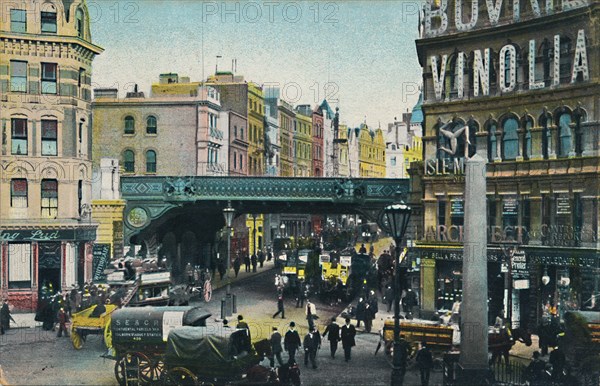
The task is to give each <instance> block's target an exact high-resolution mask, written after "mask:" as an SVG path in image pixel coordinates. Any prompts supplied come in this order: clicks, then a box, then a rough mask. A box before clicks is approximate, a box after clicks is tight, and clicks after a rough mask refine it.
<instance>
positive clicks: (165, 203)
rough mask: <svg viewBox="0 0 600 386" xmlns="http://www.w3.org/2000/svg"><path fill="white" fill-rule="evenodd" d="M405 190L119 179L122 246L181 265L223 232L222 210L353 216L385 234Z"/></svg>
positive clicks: (372, 181) (300, 182) (398, 182)
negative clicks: (389, 211)
mask: <svg viewBox="0 0 600 386" xmlns="http://www.w3.org/2000/svg"><path fill="white" fill-rule="evenodd" d="M408 189H409V182H408V179H383V178H285V177H212V176H211V177H204V176H203V177H198V176H189V177H181V176H174V177H168V176H149V177H121V194H122V198H123V199H125V200H126V202H127V204H126V207H125V213H124V240H125V244H126V245H129V244H138V245H143V246H144V247H145V248H146V250H147V252H148V254H149V255H150V256H152V255H154V256H156V255H158V254H159V248H161V250H163V251H167V252H166V253H161V255H164V254H166V255H170V256H171V257H172V258H174V255H177V256H178V257H177V259H178V260H180V259H181V255H186V254H189V253H190V252H189V250H194V251H196V250H197V249H199V248H198V246H200V245H204V246H206V245H210V244H212V243H213V241H214V239H215V235H216V234H217V232H218V231H219V230H220V229H222V228H223V227H224V226H225V221H224V217H223V209H224V208H226V207H227V206H228V205H231V207H232V208H233V209H235V215H236V216H241V215H245V214H252V213H260V214H277V213H286V214H314V215H317V214H318V215H335V214H360V215H362V216H364V217H365V218H367V219H368V220H369V221H372V222H377V223H378V224H380V226H383V227H385V224H384V223H383V217H384V216H383V208H384V207H385V206H387V205H389V204H390V203H393V202H396V201H399V200H405V201H406V200H407V199H408ZM189 244H191V245H189ZM186 245H187V246H186ZM194 245H196V247H194ZM182 248H183V251H182ZM169 250H170V252H169ZM194 253H195V252H194ZM196 260H197V259H196Z"/></svg>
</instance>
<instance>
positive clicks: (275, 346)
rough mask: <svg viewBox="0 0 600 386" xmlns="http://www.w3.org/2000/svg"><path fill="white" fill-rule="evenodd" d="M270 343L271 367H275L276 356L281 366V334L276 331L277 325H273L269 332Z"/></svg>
mask: <svg viewBox="0 0 600 386" xmlns="http://www.w3.org/2000/svg"><path fill="white" fill-rule="evenodd" d="M269 342H270V343H271V358H270V361H271V367H275V358H277V362H278V363H279V366H283V360H282V359H281V352H282V351H283V350H282V349H281V334H280V333H279V331H277V327H273V333H272V334H271V339H269Z"/></svg>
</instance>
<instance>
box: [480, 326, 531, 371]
mask: <svg viewBox="0 0 600 386" xmlns="http://www.w3.org/2000/svg"><path fill="white" fill-rule="evenodd" d="M517 341H519V342H522V343H525V344H526V345H527V346H531V332H529V331H528V330H526V329H524V328H521V327H519V328H515V329H514V330H512V331H511V330H510V329H509V328H507V327H503V328H501V329H500V332H497V333H490V334H489V335H488V349H489V351H490V352H491V353H492V358H491V359H490V365H492V364H494V363H496V362H498V363H500V362H501V361H502V358H504V363H507V364H508V355H509V351H510V349H511V348H512V346H514V345H515V343H516V342H517Z"/></svg>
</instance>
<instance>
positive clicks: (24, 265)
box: [0, 225, 96, 311]
mask: <svg viewBox="0 0 600 386" xmlns="http://www.w3.org/2000/svg"><path fill="white" fill-rule="evenodd" d="M95 238H96V226H95V225H87V226H72V227H68V228H67V227H65V228H60V229H57V228H42V227H40V228H31V229H2V230H0V243H1V244H0V250H1V256H2V258H1V259H0V293H1V295H2V297H4V298H8V300H9V303H10V304H11V305H12V306H14V307H15V309H16V310H22V311H31V310H35V309H36V306H37V300H38V298H39V294H40V291H42V289H44V290H46V291H52V292H57V291H60V290H62V289H67V288H72V287H73V286H75V285H80V284H83V283H84V282H87V281H91V275H92V244H93V241H94V240H95Z"/></svg>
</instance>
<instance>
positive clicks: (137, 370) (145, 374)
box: [110, 306, 211, 386]
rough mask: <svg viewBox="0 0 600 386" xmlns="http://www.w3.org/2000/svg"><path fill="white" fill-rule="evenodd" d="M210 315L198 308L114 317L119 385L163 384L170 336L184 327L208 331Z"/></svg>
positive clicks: (142, 310) (133, 311)
mask: <svg viewBox="0 0 600 386" xmlns="http://www.w3.org/2000/svg"><path fill="white" fill-rule="evenodd" d="M210 315H211V314H210V313H208V312H206V311H205V310H203V309H201V308H199V307H183V306H182V307H135V308H123V309H120V310H117V311H115V312H114V313H113V316H112V321H111V326H110V328H111V332H112V349H113V352H114V358H115V360H116V363H115V377H116V379H117V381H118V382H119V385H121V386H124V385H131V384H138V385H142V384H149V383H153V382H157V381H160V380H162V375H163V363H164V362H163V356H164V353H165V350H166V346H167V337H168V335H169V332H170V331H171V330H172V329H174V328H177V327H181V326H195V327H198V328H202V329H204V330H205V329H206V327H205V326H206V319H207V318H208V317H210Z"/></svg>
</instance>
